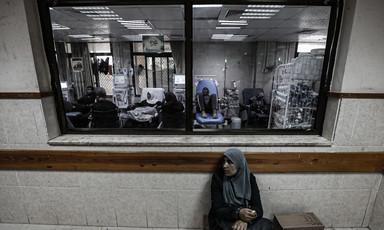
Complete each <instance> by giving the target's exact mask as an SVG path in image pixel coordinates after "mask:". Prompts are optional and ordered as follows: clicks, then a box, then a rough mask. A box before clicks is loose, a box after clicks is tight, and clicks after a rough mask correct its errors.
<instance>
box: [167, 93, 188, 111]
mask: <svg viewBox="0 0 384 230" xmlns="http://www.w3.org/2000/svg"><path fill="white" fill-rule="evenodd" d="M165 101H166V104H164V105H163V108H162V109H163V112H164V113H170V114H174V113H178V112H183V111H184V105H183V104H182V103H181V102H179V101H178V100H177V98H176V95H175V94H174V93H172V92H166V93H165Z"/></svg>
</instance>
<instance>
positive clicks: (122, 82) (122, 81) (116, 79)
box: [113, 74, 128, 87]
mask: <svg viewBox="0 0 384 230" xmlns="http://www.w3.org/2000/svg"><path fill="white" fill-rule="evenodd" d="M113 85H114V86H115V87H128V78H127V76H126V75H124V74H114V75H113Z"/></svg>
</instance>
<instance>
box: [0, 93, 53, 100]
mask: <svg viewBox="0 0 384 230" xmlns="http://www.w3.org/2000/svg"><path fill="white" fill-rule="evenodd" d="M51 96H53V92H40V93H30V92H25V93H21V92H20V93H13V92H9V93H0V99H40V98H43V97H51Z"/></svg>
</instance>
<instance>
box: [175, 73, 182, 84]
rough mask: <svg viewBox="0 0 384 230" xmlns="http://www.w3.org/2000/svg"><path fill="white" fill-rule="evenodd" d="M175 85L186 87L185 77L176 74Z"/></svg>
mask: <svg viewBox="0 0 384 230" xmlns="http://www.w3.org/2000/svg"><path fill="white" fill-rule="evenodd" d="M174 80H175V85H185V75H184V74H175V75H174Z"/></svg>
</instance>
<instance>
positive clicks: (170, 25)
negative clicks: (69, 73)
mask: <svg viewBox="0 0 384 230" xmlns="http://www.w3.org/2000/svg"><path fill="white" fill-rule="evenodd" d="M246 8H247V5H223V7H221V8H216V7H215V8H193V17H194V20H193V29H194V30H193V33H194V34H193V39H194V41H198V40H199V39H201V41H212V40H211V37H212V34H238V35H249V36H248V38H247V39H245V40H244V41H257V40H278V39H280V40H281V39H283V37H284V39H286V40H287V39H296V40H295V41H298V40H299V39H301V38H302V37H304V36H308V34H313V35H325V34H326V31H327V28H328V23H329V20H328V19H329V14H330V7H321V6H286V7H284V8H282V9H281V10H280V12H278V13H277V14H276V15H274V16H273V17H272V18H271V19H247V22H248V25H247V26H240V29H236V30H232V29H225V30H219V29H216V26H218V20H240V16H241V15H242V13H243V12H244V10H245V9H246ZM108 10H109V11H113V12H114V13H115V14H118V15H119V17H121V18H123V20H149V21H150V22H151V24H152V25H153V27H154V29H152V30H128V29H127V28H125V27H124V26H123V25H121V24H120V23H119V22H117V20H108V21H98V20H93V19H92V18H91V17H88V16H86V15H85V14H82V13H80V12H79V11H80V10H77V9H73V8H72V7H54V10H51V11H50V13H51V20H52V22H54V23H57V24H60V25H62V26H66V27H69V28H70V29H68V30H54V38H55V39H57V40H66V41H67V40H71V41H73V39H71V38H69V37H68V36H67V35H69V34H90V35H103V37H106V38H107V37H109V38H111V41H120V40H124V39H125V38H124V37H123V35H138V34H163V35H167V36H168V37H169V38H170V39H174V40H180V39H184V37H185V36H184V26H185V21H184V9H183V6H181V5H166V6H161V5H158V6H109V9H108ZM299 33H301V34H302V36H299ZM75 40H76V39H75Z"/></svg>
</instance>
